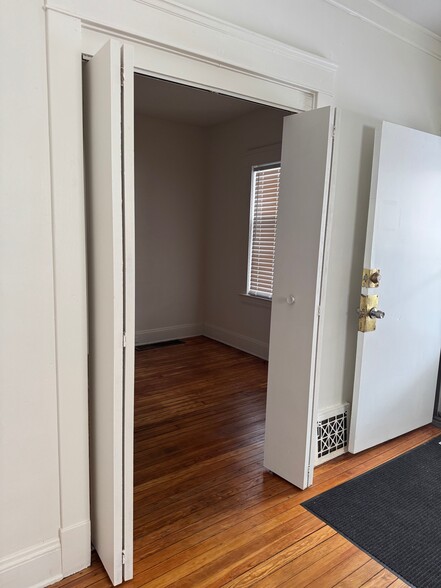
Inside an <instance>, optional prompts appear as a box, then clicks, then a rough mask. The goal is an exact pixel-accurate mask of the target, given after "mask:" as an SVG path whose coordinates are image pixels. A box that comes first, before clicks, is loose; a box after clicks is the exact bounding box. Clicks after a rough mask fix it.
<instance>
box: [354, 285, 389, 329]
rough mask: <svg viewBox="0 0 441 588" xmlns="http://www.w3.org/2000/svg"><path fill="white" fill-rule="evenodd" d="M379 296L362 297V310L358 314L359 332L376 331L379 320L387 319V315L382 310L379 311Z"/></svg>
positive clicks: (359, 309) (358, 310)
mask: <svg viewBox="0 0 441 588" xmlns="http://www.w3.org/2000/svg"><path fill="white" fill-rule="evenodd" d="M377 306H378V295H377V294H371V295H370V296H365V295H364V294H362V295H361V296H360V308H358V309H357V313H358V330H359V331H360V333H368V332H370V331H375V329H376V328H377V319H382V318H384V317H385V313H384V312H383V311H382V310H378V308H377Z"/></svg>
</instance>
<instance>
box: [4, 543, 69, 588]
mask: <svg viewBox="0 0 441 588" xmlns="http://www.w3.org/2000/svg"><path fill="white" fill-rule="evenodd" d="M62 577H63V573H62V568H61V544H60V540H59V539H58V538H57V539H52V540H51V541H46V542H45V543H42V544H39V545H34V546H32V547H29V548H28V549H23V550H22V551H19V552H16V553H14V554H12V555H10V556H8V557H5V558H3V559H1V560H0V586H2V587H3V588H43V587H44V586H48V585H49V584H54V583H55V582H57V581H58V580H61V578H62Z"/></svg>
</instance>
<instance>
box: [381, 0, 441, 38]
mask: <svg viewBox="0 0 441 588" xmlns="http://www.w3.org/2000/svg"><path fill="white" fill-rule="evenodd" d="M380 4H384V5H385V6H387V7H388V8H391V9H392V10H395V11H396V12H398V13H399V14H401V15H402V16H405V17H406V18H408V19H410V20H413V21H414V22H416V23H418V24H420V25H421V26H423V27H426V29H429V30H430V31H432V32H433V33H436V34H437V35H439V36H441V0H381V2H380Z"/></svg>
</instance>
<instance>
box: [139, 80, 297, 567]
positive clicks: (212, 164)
mask: <svg viewBox="0 0 441 588" xmlns="http://www.w3.org/2000/svg"><path fill="white" fill-rule="evenodd" d="M134 102H135V125H134V136H135V251H136V264H135V265H136V271H135V276H136V280H135V282H136V289H135V290H136V295H135V299H136V307H135V308H136V310H135V332H136V335H135V341H136V346H137V349H138V350H137V351H136V353H135V466H134V480H135V487H134V539H135V544H134V549H135V560H136V551H137V549H141V548H142V550H144V551H145V549H146V546H147V545H150V544H151V546H152V553H154V554H156V555H153V560H151V561H156V560H158V563H159V560H161V561H165V559H164V557H165V555H164V553H165V554H167V553H168V551H167V550H169V552H170V553H171V552H172V550H173V549H175V548H176V544H179V542H181V541H183V543H182V546H183V547H182V548H184V547H185V546H188V545H190V544H193V541H194V542H196V541H197V540H198V538H199V539H200V538H204V537H205V538H208V537H209V536H210V534H213V535H214V534H215V533H216V525H217V524H219V523H220V521H223V522H222V525H223V526H224V527H225V528H228V527H232V526H233V525H234V524H235V522H236V520H237V517H238V516H240V512H241V511H243V510H244V509H246V508H248V506H250V505H253V504H255V503H256V501H257V500H259V499H261V497H262V495H268V496H271V495H272V493H275V492H283V491H284V490H285V489H286V486H285V485H286V483H285V482H283V481H282V480H279V479H278V478H277V479H276V478H275V477H273V476H271V475H270V474H269V473H266V472H265V471H264V467H263V436H264V420H265V403H266V398H265V395H266V379H267V361H266V360H267V358H268V349H269V328H270V315H271V300H270V299H265V298H263V297H257V296H252V295H249V294H248V292H247V282H248V275H247V272H248V265H249V264H248V257H249V233H250V202H251V178H252V170H253V167H255V166H261V165H265V164H272V163H274V162H280V158H281V143H282V125H283V117H284V116H285V115H287V114H291V113H290V112H287V111H284V110H279V109H276V108H272V107H269V106H263V105H261V104H256V103H252V102H248V101H245V100H241V99H238V98H233V97H230V96H225V95H220V94H216V93H213V92H209V91H205V90H200V89H196V88H192V87H188V86H183V85H180V84H177V83H173V82H168V81H163V80H159V79H157V78H151V77H148V76H145V75H140V74H136V75H135V91H134ZM218 530H219V529H217V532H218ZM194 544H196V543H194ZM173 546H174V547H173ZM164 550H165V552H164ZM160 554H161V555H160ZM145 563H146V565H147V561H146V562H145Z"/></svg>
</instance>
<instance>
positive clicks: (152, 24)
mask: <svg viewBox="0 0 441 588" xmlns="http://www.w3.org/2000/svg"><path fill="white" fill-rule="evenodd" d="M125 5H126V10H123V11H121V10H116V9H115V7H114V8H113V9H112V8H110V7H109V10H108V11H107V13H106V21H105V22H103V19H102V10H101V11H100V6H99V3H98V4H97V3H88V2H86V0H78V1H77V2H76V3H75V12H73V11H72V3H71V2H69V1H68V0H46V9H47V10H49V11H53V12H58V13H62V14H64V15H67V16H71V17H75V18H79V19H81V22H82V28H83V32H84V36H83V43H84V44H83V51H84V53H86V54H89V55H94V53H95V52H96V51H97V50H99V48H100V47H101V46H102V44H103V43H104V41H105V37H106V38H108V37H117V38H119V39H120V40H122V41H124V42H129V43H132V44H134V45H136V46H137V49H136V52H135V56H136V60H135V66H136V69H137V70H138V69H141V70H142V71H145V72H146V73H149V74H151V75H157V76H158V77H164V79H174V78H173V75H172V76H170V75H167V72H166V71H164V69H166V68H164V64H163V63H162V66H161V67H160V69H155V67H156V66H157V65H158V64H159V63H160V62H161V61H162V62H163V61H164V58H165V57H166V55H169V56H172V57H173V58H174V59H176V58H186V59H188V60H189V61H190V62H192V63H193V66H194V62H199V63H200V64H205V65H208V66H211V68H215V71H216V74H217V75H215V76H213V75H208V78H209V79H210V80H213V79H216V78H217V77H218V76H219V74H223V75H225V76H227V72H232V73H233V74H238V73H239V74H241V75H246V76H248V77H249V78H253V79H254V80H260V81H263V82H267V83H272V84H276V85H279V86H283V87H284V88H285V89H286V88H289V89H290V90H291V92H292V93H293V94H295V93H297V94H298V96H297V98H296V99H294V98H293V97H290V98H289V99H288V100H287V101H285V103H282V102H281V103H278V102H277V101H276V100H274V101H273V102H271V101H268V102H265V99H264V98H263V97H261V99H260V100H259V101H261V102H262V103H268V104H271V105H274V106H280V107H287V106H292V107H293V108H294V109H298V110H310V109H311V108H314V107H315V106H316V105H317V104H318V103H320V104H321V105H323V104H325V103H327V102H329V101H330V100H331V99H332V96H333V93H334V82H335V72H336V70H337V66H336V65H335V64H334V63H332V62H330V61H329V60H327V59H325V58H323V57H321V56H318V55H314V54H312V53H308V52H306V51H302V50H300V49H297V48H295V47H292V46H290V45H288V44H285V43H281V42H279V41H276V40H275V39H271V38H269V37H266V36H264V35H260V34H258V33H255V32H252V31H248V30H247V29H244V28H242V27H239V26H237V25H233V24H231V23H228V22H225V21H222V20H220V19H217V18H215V17H212V16H210V15H207V14H204V13H202V12H199V11H196V10H192V9H189V8H187V7H184V6H182V5H180V4H178V3H175V2H168V1H165V0H131V1H126V3H125ZM141 23H142V26H141ZM100 36H101V37H102V39H101V40H100ZM146 51H148V52H149V54H148V55H147V53H146ZM152 51H156V52H159V53H160V54H161V55H162V58H160V59H155V58H153V59H152ZM149 57H150V58H149ZM155 64H156V65H155ZM192 69H193V71H192V76H191V78H189V79H188V80H186V79H185V73H183V74H182V77H181V78H180V77H179V75H178V76H177V77H176V79H177V80H179V81H180V82H181V83H189V84H191V85H193V86H195V85H200V87H207V88H210V89H214V90H215V91H217V90H220V91H222V90H224V91H225V90H227V91H228V88H227V87H225V83H223V82H222V81H221V84H220V86H219V87H215V84H213V83H211V84H210V83H209V84H205V85H204V83H203V82H202V83H201V84H198V81H197V80H196V79H195V75H194V74H195V70H194V67H193V68H192ZM161 70H162V71H161ZM184 70H185V68H184ZM184 70H183V71H184ZM212 73H214V69H213V72H212ZM161 74H162V75H161ZM197 75H198V76H199V75H200V76H202V77H204V76H205V72H204V71H198V72H197ZM205 77H207V76H205ZM221 77H222V76H221ZM277 94H279V95H280V96H281V91H280V92H275V91H274V87H273V91H272V95H273V96H276V95H277ZM232 95H234V94H232ZM236 95H238V96H242V94H240V93H239V94H236ZM243 96H245V94H244V95H243ZM262 98H263V99H262Z"/></svg>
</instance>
